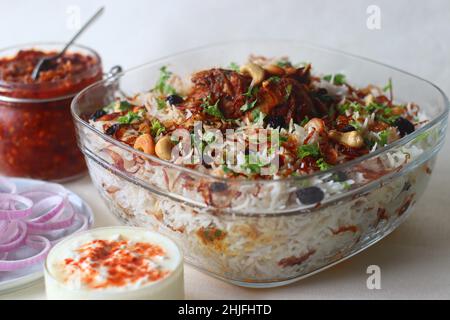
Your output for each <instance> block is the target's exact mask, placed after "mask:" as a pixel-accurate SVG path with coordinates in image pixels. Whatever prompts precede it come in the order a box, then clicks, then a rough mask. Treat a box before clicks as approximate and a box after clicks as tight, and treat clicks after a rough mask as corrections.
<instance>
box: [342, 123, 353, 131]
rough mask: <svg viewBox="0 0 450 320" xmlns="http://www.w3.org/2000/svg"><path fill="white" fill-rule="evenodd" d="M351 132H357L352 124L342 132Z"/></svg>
mask: <svg viewBox="0 0 450 320" xmlns="http://www.w3.org/2000/svg"><path fill="white" fill-rule="evenodd" d="M351 131H356V128H355V127H354V126H352V125H350V124H347V125H346V126H344V127H343V128H342V129H341V132H351Z"/></svg>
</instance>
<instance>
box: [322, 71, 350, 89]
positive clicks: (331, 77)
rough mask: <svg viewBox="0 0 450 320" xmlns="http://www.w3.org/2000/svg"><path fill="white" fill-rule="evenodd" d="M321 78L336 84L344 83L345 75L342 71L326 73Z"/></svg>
mask: <svg viewBox="0 0 450 320" xmlns="http://www.w3.org/2000/svg"><path fill="white" fill-rule="evenodd" d="M322 79H323V80H325V81H328V82H333V84H335V85H337V86H341V85H343V84H345V75H343V74H342V73H336V74H335V75H331V74H327V75H325V76H323V77H322Z"/></svg>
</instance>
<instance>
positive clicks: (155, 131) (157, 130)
mask: <svg viewBox="0 0 450 320" xmlns="http://www.w3.org/2000/svg"><path fill="white" fill-rule="evenodd" d="M151 125H152V128H151V132H152V136H154V137H157V136H159V135H160V134H161V133H163V132H164V131H166V128H165V127H164V125H163V124H162V123H161V122H159V120H158V119H153V120H152V122H151Z"/></svg>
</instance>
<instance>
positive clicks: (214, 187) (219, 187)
mask: <svg viewBox="0 0 450 320" xmlns="http://www.w3.org/2000/svg"><path fill="white" fill-rule="evenodd" d="M210 189H211V191H212V192H223V191H226V190H227V189H228V186H227V185H226V184H225V183H223V182H213V183H211V186H210Z"/></svg>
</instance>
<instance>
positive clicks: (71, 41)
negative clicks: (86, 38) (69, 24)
mask: <svg viewBox="0 0 450 320" xmlns="http://www.w3.org/2000/svg"><path fill="white" fill-rule="evenodd" d="M104 10H105V7H101V8H100V9H98V10H97V12H96V13H95V14H94V15H93V16H92V17H91V18H90V19H89V20H88V21H87V22H86V23H85V24H84V25H83V26H82V27H81V28H80V30H78V32H77V33H76V34H75V35H74V36H73V37H72V39H70V41H69V42H68V43H67V44H66V46H65V47H64V48H63V49H62V50H61V52H60V53H59V54H58V56H59V57H60V56H62V55H63V54H64V53H65V52H66V51H67V49H69V47H70V46H71V45H72V44H73V43H74V42H75V40H76V39H77V38H78V37H79V36H80V35H81V34H82V33H83V32H84V30H86V29H87V27H89V25H90V24H91V23H92V22H94V21H95V20H97V18H98V17H100V16H101V15H102V13H103V11H104Z"/></svg>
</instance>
